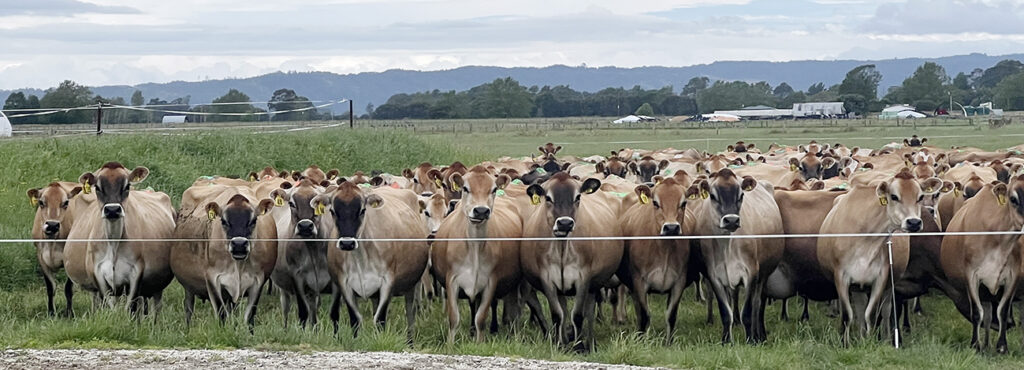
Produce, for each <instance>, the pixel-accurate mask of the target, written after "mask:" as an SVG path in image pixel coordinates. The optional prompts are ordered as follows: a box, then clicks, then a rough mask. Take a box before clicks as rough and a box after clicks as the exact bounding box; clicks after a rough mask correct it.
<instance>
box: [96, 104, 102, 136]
mask: <svg viewBox="0 0 1024 370" xmlns="http://www.w3.org/2000/svg"><path fill="white" fill-rule="evenodd" d="M102 133H103V103H96V135H99V134H102Z"/></svg>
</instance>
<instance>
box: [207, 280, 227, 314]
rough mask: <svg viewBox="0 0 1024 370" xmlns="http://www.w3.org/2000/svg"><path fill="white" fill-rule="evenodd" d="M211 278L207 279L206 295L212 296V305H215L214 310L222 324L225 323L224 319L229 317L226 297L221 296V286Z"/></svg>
mask: <svg viewBox="0 0 1024 370" xmlns="http://www.w3.org/2000/svg"><path fill="white" fill-rule="evenodd" d="M210 280H211V279H209V278H207V279H206V295H207V296H208V297H210V305H211V306H213V312H214V314H216V315H217V318H218V319H220V324H221V325H224V321H225V320H226V319H227V307H224V297H221V294H220V293H221V292H220V288H218V287H216V286H214V285H213V282H211V281H210Z"/></svg>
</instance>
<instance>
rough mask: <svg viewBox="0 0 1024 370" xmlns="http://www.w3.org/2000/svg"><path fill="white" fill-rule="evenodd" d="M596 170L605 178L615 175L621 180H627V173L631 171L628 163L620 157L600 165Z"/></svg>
mask: <svg viewBox="0 0 1024 370" xmlns="http://www.w3.org/2000/svg"><path fill="white" fill-rule="evenodd" d="M594 169H595V170H596V171H597V172H599V173H603V174H604V175H605V177H607V176H611V175H615V176H618V177H621V178H626V173H627V171H628V170H629V168H628V167H627V164H626V162H625V161H623V160H621V159H619V158H618V157H611V158H609V159H608V160H607V161H604V162H601V163H598V164H597V165H596V166H595V168H594Z"/></svg>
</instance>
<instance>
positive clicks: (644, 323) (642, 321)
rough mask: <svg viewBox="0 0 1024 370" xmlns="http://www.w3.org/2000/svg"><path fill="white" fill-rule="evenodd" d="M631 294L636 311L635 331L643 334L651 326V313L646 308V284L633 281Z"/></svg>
mask: <svg viewBox="0 0 1024 370" xmlns="http://www.w3.org/2000/svg"><path fill="white" fill-rule="evenodd" d="M632 293H633V304H634V305H635V307H634V310H635V311H636V331H637V332H638V333H640V334H643V333H646V332H647V327H648V326H650V325H651V311H650V309H649V308H648V306H647V284H644V283H643V281H640V279H639V278H637V279H634V282H633V288H632Z"/></svg>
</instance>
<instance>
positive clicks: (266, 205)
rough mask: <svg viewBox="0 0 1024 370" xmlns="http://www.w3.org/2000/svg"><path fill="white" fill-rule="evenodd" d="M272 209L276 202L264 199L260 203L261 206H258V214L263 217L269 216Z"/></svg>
mask: <svg viewBox="0 0 1024 370" xmlns="http://www.w3.org/2000/svg"><path fill="white" fill-rule="evenodd" d="M272 208H274V201H273V200H270V199H263V200H261V201H260V204H257V205H256V214H258V215H260V216H263V215H265V214H267V212H270V210H271V209H272Z"/></svg>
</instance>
